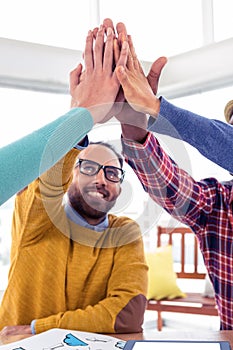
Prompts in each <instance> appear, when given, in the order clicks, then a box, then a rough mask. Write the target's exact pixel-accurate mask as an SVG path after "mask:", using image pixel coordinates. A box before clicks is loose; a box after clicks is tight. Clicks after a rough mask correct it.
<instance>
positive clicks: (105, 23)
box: [103, 18, 115, 36]
mask: <svg viewBox="0 0 233 350" xmlns="http://www.w3.org/2000/svg"><path fill="white" fill-rule="evenodd" d="M103 26H104V28H105V31H107V29H108V28H111V29H112V32H113V34H114V36H115V29H114V25H113V21H112V20H111V19H110V18H105V19H104V20H103Z"/></svg>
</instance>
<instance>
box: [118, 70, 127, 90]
mask: <svg viewBox="0 0 233 350" xmlns="http://www.w3.org/2000/svg"><path fill="white" fill-rule="evenodd" d="M116 76H117V79H118V81H119V83H120V84H121V85H122V86H123V85H125V83H126V81H127V75H126V71H125V68H124V67H123V66H118V67H116Z"/></svg>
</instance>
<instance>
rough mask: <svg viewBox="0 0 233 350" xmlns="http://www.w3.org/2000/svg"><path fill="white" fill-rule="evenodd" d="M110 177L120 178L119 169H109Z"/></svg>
mask: <svg viewBox="0 0 233 350" xmlns="http://www.w3.org/2000/svg"><path fill="white" fill-rule="evenodd" d="M108 177H109V178H111V179H116V178H118V173H117V171H113V170H108Z"/></svg>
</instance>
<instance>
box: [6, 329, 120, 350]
mask: <svg viewBox="0 0 233 350" xmlns="http://www.w3.org/2000/svg"><path fill="white" fill-rule="evenodd" d="M125 343H126V342H125V341H123V340H121V339H117V338H115V337H110V336H107V335H102V334H97V333H90V332H79V331H72V330H67V329H57V328H55V329H50V330H49V331H46V332H43V333H40V334H38V335H34V336H32V337H29V338H26V339H23V340H19V341H17V342H14V343H11V344H6V345H2V346H0V350H67V349H69V350H72V349H75V350H97V349H98V350H111V349H114V350H117V349H123V348H124V345H125Z"/></svg>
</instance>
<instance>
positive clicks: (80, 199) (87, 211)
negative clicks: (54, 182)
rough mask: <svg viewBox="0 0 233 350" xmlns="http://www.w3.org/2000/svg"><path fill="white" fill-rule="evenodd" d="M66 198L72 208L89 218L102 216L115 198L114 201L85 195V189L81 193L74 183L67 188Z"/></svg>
mask: <svg viewBox="0 0 233 350" xmlns="http://www.w3.org/2000/svg"><path fill="white" fill-rule="evenodd" d="M68 198H69V201H70V204H71V206H72V208H73V209H74V210H76V211H77V212H78V213H79V215H81V216H82V217H84V218H90V219H101V218H104V217H105V216H106V214H107V213H108V212H109V211H110V210H111V209H112V207H113V206H114V205H115V202H116V199H115V200H114V201H107V200H104V199H99V198H94V197H93V198H92V197H90V196H88V195H87V192H86V191H85V189H84V190H83V194H82V193H81V192H80V191H79V190H78V189H77V188H76V186H75V185H74V184H71V185H70V187H69V189H68Z"/></svg>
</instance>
